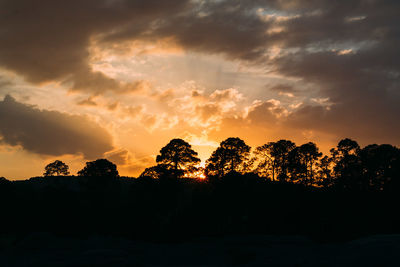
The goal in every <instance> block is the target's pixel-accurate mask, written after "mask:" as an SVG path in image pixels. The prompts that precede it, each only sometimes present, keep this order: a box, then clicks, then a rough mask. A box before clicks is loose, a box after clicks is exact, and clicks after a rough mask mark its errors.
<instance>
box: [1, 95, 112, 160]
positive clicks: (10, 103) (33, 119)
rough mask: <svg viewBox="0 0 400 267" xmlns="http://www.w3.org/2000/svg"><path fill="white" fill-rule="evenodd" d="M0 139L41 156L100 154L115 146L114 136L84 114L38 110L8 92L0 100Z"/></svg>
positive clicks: (92, 156)
mask: <svg viewBox="0 0 400 267" xmlns="http://www.w3.org/2000/svg"><path fill="white" fill-rule="evenodd" d="M0 137H1V142H2V143H5V144H7V145H11V146H21V147H22V148H23V149H25V150H26V151H29V152H33V153H36V154H41V155H50V156H61V155H64V154H74V155H79V154H82V155H83V156H84V157H85V158H86V159H95V158H98V157H101V156H102V155H103V154H104V153H105V152H107V151H109V150H112V149H113V144H112V138H111V135H110V134H109V133H108V132H107V131H106V130H105V129H104V128H102V127H101V126H99V125H98V124H97V123H95V122H93V121H91V120H89V119H88V118H87V117H85V116H79V115H70V114H66V113H61V112H57V111H49V110H39V109H37V108H36V107H34V106H30V105H26V104H23V103H19V102H17V101H16V100H15V99H14V98H12V97H11V96H9V95H7V96H6V97H5V98H4V99H3V101H1V102H0Z"/></svg>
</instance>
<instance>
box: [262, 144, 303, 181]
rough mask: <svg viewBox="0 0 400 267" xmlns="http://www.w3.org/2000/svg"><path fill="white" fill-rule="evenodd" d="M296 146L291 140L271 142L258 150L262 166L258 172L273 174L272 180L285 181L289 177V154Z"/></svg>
mask: <svg viewBox="0 0 400 267" xmlns="http://www.w3.org/2000/svg"><path fill="white" fill-rule="evenodd" d="M295 147H296V144H295V143H293V142H292V141H289V140H279V141H277V142H269V143H267V144H265V145H262V146H260V147H258V148H257V149H256V152H255V153H256V155H257V157H258V160H259V162H260V164H259V165H258V167H257V169H258V172H264V173H271V177H272V180H273V181H275V178H277V179H278V180H280V181H284V180H286V179H287V177H288V173H287V172H288V167H289V153H290V151H292V150H293V149H294V148H295Z"/></svg>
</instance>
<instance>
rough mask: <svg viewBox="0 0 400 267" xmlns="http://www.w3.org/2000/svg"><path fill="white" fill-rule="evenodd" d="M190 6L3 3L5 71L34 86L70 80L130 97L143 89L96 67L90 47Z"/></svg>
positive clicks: (176, 2)
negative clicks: (106, 36) (96, 40)
mask: <svg viewBox="0 0 400 267" xmlns="http://www.w3.org/2000/svg"><path fill="white" fill-rule="evenodd" d="M186 4H187V1H184V0H172V1H168V4H166V3H163V2H160V1H157V0H150V1H146V2H143V1H141V0H135V1H124V0H122V1H108V0H87V1H83V2H82V1H52V0H43V1H40V3H37V2H32V1H30V0H20V1H14V0H4V1H1V2H0V10H2V11H1V16H0V38H1V40H2V42H0V62H1V63H0V66H2V67H4V68H6V69H9V70H12V71H14V72H16V73H18V74H20V75H22V76H23V77H24V78H25V79H26V80H27V81H29V82H32V83H36V84H39V83H44V82H48V81H66V82H68V83H71V84H72V89H74V90H87V91H93V92H94V93H96V94H98V93H102V92H103V91H104V90H116V91H120V92H128V91H132V90H136V88H137V87H138V86H139V85H140V84H136V83H133V84H120V82H119V81H116V80H115V79H112V78H110V77H107V76H105V75H104V74H102V73H100V72H94V71H92V70H91V68H90V64H89V61H90V54H89V46H90V45H91V42H92V40H93V39H94V38H96V36H101V35H104V34H107V33H109V32H115V31H118V30H119V29H120V28H124V27H125V26H126V25H129V24H130V25H135V26H136V27H137V31H138V33H140V32H143V31H146V30H147V29H148V27H149V26H150V24H151V23H152V22H154V21H155V20H157V19H158V18H159V16H162V15H164V16H167V15H171V14H173V13H174V12H176V11H179V10H180V9H181V8H182V7H183V6H185V5H186Z"/></svg>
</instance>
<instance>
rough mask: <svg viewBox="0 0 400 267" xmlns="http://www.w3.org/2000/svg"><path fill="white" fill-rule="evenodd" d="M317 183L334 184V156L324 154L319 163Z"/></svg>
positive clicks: (324, 185)
mask: <svg viewBox="0 0 400 267" xmlns="http://www.w3.org/2000/svg"><path fill="white" fill-rule="evenodd" d="M316 166H317V169H318V170H317V175H318V181H317V184H318V185H320V186H323V187H330V186H332V184H333V177H332V158H331V157H329V156H324V157H323V158H321V159H320V160H319V161H318V162H317V163H316Z"/></svg>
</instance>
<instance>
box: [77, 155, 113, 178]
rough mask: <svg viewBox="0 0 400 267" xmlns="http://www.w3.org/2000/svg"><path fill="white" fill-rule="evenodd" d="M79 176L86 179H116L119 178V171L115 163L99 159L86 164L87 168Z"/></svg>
mask: <svg viewBox="0 0 400 267" xmlns="http://www.w3.org/2000/svg"><path fill="white" fill-rule="evenodd" d="M78 175H79V176H85V177H103V178H116V177H118V171H117V166H116V165H115V164H114V163H112V162H110V161H108V160H106V159H98V160H95V161H89V162H86V166H85V167H84V168H83V169H82V170H80V171H79V172H78Z"/></svg>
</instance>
